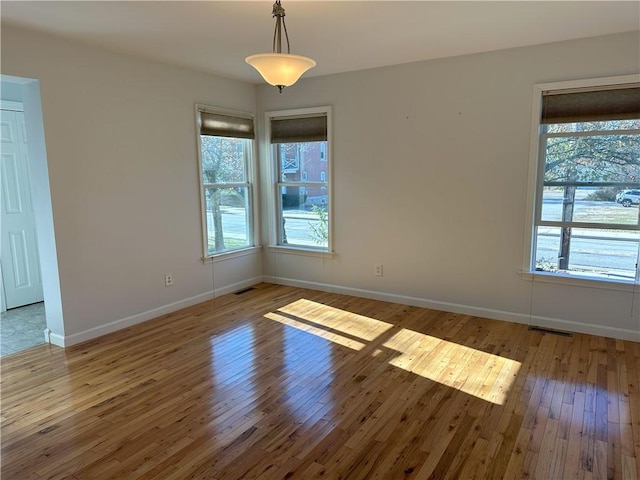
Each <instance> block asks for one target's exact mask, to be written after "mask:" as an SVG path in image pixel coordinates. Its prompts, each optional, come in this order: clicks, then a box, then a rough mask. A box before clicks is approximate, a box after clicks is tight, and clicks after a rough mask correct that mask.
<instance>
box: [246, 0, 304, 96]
mask: <svg viewBox="0 0 640 480" xmlns="http://www.w3.org/2000/svg"><path fill="white" fill-rule="evenodd" d="M272 16H273V17H275V19H276V30H275V32H274V33H273V53H258V54H256V55H251V56H249V57H247V58H245V60H244V61H245V62H247V63H248V64H249V65H251V66H252V67H253V68H255V69H256V70H257V71H258V73H260V75H262V78H264V79H265V81H266V82H267V83H268V84H270V85H273V86H275V87H278V90H280V93H282V89H283V88H284V87H289V86H291V85H293V84H294V83H296V82H297V81H298V79H299V78H300V77H301V76H302V74H303V73H304V72H306V71H307V70H309V69H310V68H313V67H315V66H316V62H315V60H313V59H311V58H309V57H303V56H301V55H292V54H291V53H290V50H291V48H290V46H289V35H288V34H287V25H286V24H285V23H284V8H282V5H280V0H276V3H274V4H273V11H272ZM283 28H284V36H285V38H286V40H287V53H282V29H283Z"/></svg>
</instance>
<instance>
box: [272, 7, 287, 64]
mask: <svg viewBox="0 0 640 480" xmlns="http://www.w3.org/2000/svg"><path fill="white" fill-rule="evenodd" d="M271 15H272V16H273V17H274V18H275V19H276V28H275V30H274V32H273V53H282V28H283V27H284V36H285V38H286V40H287V54H289V53H291V46H290V45H289V34H288V33H287V24H286V23H285V21H284V16H285V13H284V8H282V5H281V4H280V0H277V1H276V3H274V4H273V11H272V13H271Z"/></svg>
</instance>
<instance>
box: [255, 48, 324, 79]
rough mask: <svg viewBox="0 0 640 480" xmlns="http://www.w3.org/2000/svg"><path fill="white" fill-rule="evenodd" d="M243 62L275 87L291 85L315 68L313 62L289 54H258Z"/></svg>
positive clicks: (309, 59)
mask: <svg viewBox="0 0 640 480" xmlns="http://www.w3.org/2000/svg"><path fill="white" fill-rule="evenodd" d="M245 62H247V63H248V64H249V65H251V66H252V67H253V68H255V69H256V70H257V71H258V73H260V75H262V78H264V80H265V81H266V82H267V83H268V84H270V85H273V86H275V87H279V86H281V87H289V86H291V85H293V84H294V83H296V82H297V81H298V79H299V78H300V77H301V76H302V74H303V73H304V72H306V71H307V70H309V69H310V68H313V67H315V66H316V62H315V60H313V59H311V58H309V57H303V56H302V55H291V54H290V53H258V54H256V55H251V56H249V57H247V58H245Z"/></svg>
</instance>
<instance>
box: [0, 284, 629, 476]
mask: <svg viewBox="0 0 640 480" xmlns="http://www.w3.org/2000/svg"><path fill="white" fill-rule="evenodd" d="M0 362H1V365H0V366H1V368H2V377H1V378H0V389H1V395H2V413H1V419H2V425H1V429H2V430H1V432H0V433H1V453H2V463H1V466H0V475H1V477H2V478H3V479H4V478H7V479H16V480H23V479H38V480H40V479H43V478H47V479H68V480H110V479H127V480H128V479H154V480H158V479H178V480H184V479H205V478H206V479H211V480H240V479H243V480H244V479H260V480H279V479H304V480H308V479H316V478H318V479H351V480H353V479H366V480H373V479H385V480H386V479H391V480H395V479H420V478H424V479H427V478H434V479H435V478H441V479H449V478H451V479H460V480H467V479H469V480H472V479H483V480H485V479H521V478H538V479H549V480H556V479H558V480H559V479H562V480H565V479H594V478H610V479H623V480H626V479H629V480H631V479H633V480H636V479H637V478H638V475H640V344H638V343H634V342H628V341H622V340H613V339H607V338H603V337H597V336H590V335H581V334H574V335H573V336H572V337H561V336H556V335H549V334H543V333H540V332H535V331H530V330H528V329H527V327H526V325H518V324H511V323H507V322H499V321H494V320H488V319H484V318H478V317H472V316H469V315H462V314H454V313H447V312H440V311H435V310H428V309H423V308H418V307H412V306H406V305H399V304H392V303H387V302H382V301H378V300H368V299H363V298H358V297H351V296H345V295H338V294H334V293H328V292H318V291H312V290H304V289H298V288H294V287H286V286H277V285H270V284H259V285H257V286H256V287H255V288H254V289H253V290H250V291H248V292H246V293H244V294H242V295H233V294H231V295H225V296H221V297H218V298H215V299H212V300H210V301H207V302H204V303H202V304H199V305H195V306H193V307H190V308H187V309H184V310H181V311H178V312H174V313H171V314H168V315H164V316H162V317H160V318H157V319H155V320H151V321H149V322H146V323H143V324H140V325H136V326H133V327H130V328H127V329H124V330H121V331H118V332H116V333H114V334H112V335H107V336H105V337H102V338H99V339H95V340H92V341H90V342H86V343H84V344H81V345H77V346H74V347H70V348H68V349H66V350H62V349H59V348H57V347H54V346H50V345H43V346H40V347H35V348H33V349H31V350H28V351H26V352H22V353H18V354H14V355H10V356H8V357H4V358H2V359H1V360H0Z"/></svg>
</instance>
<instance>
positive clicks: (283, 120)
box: [267, 107, 331, 251]
mask: <svg viewBox="0 0 640 480" xmlns="http://www.w3.org/2000/svg"><path fill="white" fill-rule="evenodd" d="M330 114H331V111H330V108H329V107H319V108H310V109H299V110H288V111H281V112H267V124H268V128H269V135H270V142H271V155H272V165H273V171H274V177H275V178H274V189H275V191H276V192H277V194H276V195H275V199H274V212H275V219H274V220H275V225H276V227H275V229H274V233H275V235H274V237H275V238H274V239H273V241H274V242H275V244H276V245H277V246H281V247H292V248H296V249H303V250H309V251H313V250H316V251H331V235H330V232H331V208H330V206H331V195H330V191H331V189H330V184H329V182H330V175H329V174H328V172H330V163H331V158H330V154H329V153H328V152H329V151H330V148H329V138H330V122H331V119H330Z"/></svg>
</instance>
